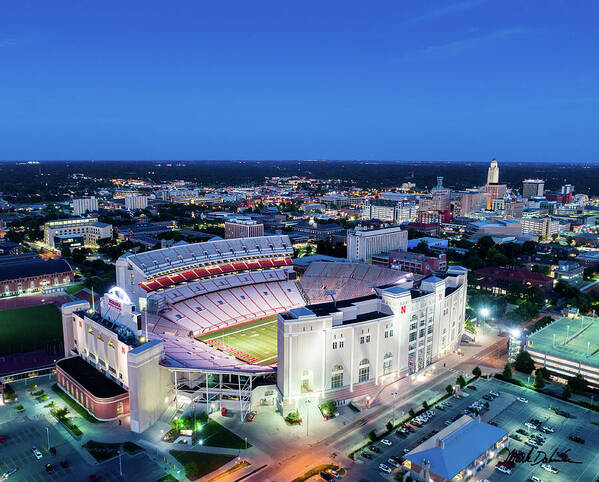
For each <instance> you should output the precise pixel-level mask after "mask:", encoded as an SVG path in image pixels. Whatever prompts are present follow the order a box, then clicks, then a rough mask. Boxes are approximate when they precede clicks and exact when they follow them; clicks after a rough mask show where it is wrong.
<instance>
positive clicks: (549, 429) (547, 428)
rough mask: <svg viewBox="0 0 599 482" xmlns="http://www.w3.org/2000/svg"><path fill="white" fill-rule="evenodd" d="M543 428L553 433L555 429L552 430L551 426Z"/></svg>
mask: <svg viewBox="0 0 599 482" xmlns="http://www.w3.org/2000/svg"><path fill="white" fill-rule="evenodd" d="M543 430H544V431H545V432H547V433H553V432H555V430H553V429H552V428H551V427H543Z"/></svg>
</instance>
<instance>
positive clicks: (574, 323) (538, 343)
mask: <svg viewBox="0 0 599 482" xmlns="http://www.w3.org/2000/svg"><path fill="white" fill-rule="evenodd" d="M527 345H528V347H529V349H530V350H535V351H539V352H542V353H547V354H550V355H553V356H556V357H560V358H566V359H568V360H573V361H577V362H581V363H584V364H587V365H591V366H594V367H599V318H592V317H590V316H579V317H578V318H574V319H571V318H560V319H558V320H555V321H554V322H553V323H551V324H549V325H547V326H545V327H544V328H541V329H540V330H539V331H537V332H536V333H534V334H532V335H530V336H529V337H528V340H527Z"/></svg>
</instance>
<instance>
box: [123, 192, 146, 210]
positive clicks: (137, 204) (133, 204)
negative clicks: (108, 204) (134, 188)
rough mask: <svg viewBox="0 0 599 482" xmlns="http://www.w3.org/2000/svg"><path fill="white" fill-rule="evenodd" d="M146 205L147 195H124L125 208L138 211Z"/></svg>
mask: <svg viewBox="0 0 599 482" xmlns="http://www.w3.org/2000/svg"><path fill="white" fill-rule="evenodd" d="M147 207H148V196H125V209H127V210H128V211H138V210H140V209H146V208H147Z"/></svg>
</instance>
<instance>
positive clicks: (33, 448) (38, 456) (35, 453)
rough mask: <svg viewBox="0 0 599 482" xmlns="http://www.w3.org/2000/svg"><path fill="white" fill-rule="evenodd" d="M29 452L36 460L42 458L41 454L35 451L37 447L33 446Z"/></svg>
mask: <svg viewBox="0 0 599 482" xmlns="http://www.w3.org/2000/svg"><path fill="white" fill-rule="evenodd" d="M31 452H33V455H34V456H35V458H36V459H38V460H39V459H41V458H42V457H43V455H42V453H41V452H40V451H39V450H38V449H37V447H36V446H35V445H34V446H33V447H31Z"/></svg>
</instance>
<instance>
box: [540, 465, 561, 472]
mask: <svg viewBox="0 0 599 482" xmlns="http://www.w3.org/2000/svg"><path fill="white" fill-rule="evenodd" d="M541 468H542V469H544V470H546V471H547V472H551V473H552V474H557V473H558V470H557V469H556V468H555V467H553V466H551V465H549V464H541Z"/></svg>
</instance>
